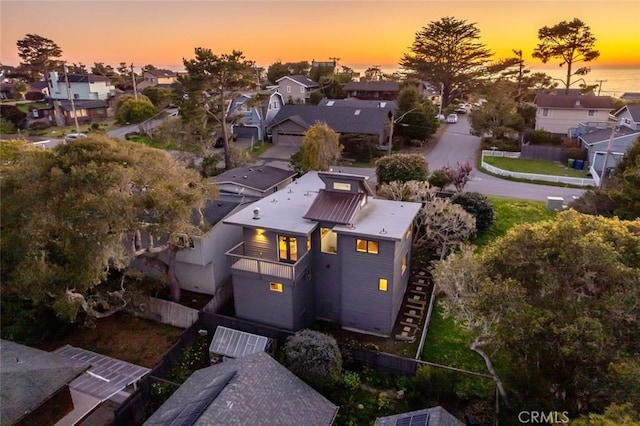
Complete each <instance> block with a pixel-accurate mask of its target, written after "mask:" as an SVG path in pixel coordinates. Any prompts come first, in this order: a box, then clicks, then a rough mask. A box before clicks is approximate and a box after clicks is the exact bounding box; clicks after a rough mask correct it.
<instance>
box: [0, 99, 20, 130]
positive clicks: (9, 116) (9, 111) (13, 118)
mask: <svg viewBox="0 0 640 426" xmlns="http://www.w3.org/2000/svg"><path fill="white" fill-rule="evenodd" d="M0 116H1V117H2V118H4V119H5V120H7V121H9V122H11V124H13V126H14V127H15V128H17V129H24V127H25V125H26V124H27V114H25V113H24V112H22V111H20V110H19V109H18V108H16V107H15V106H14V105H7V104H0Z"/></svg>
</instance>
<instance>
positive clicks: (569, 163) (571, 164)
mask: <svg viewBox="0 0 640 426" xmlns="http://www.w3.org/2000/svg"><path fill="white" fill-rule="evenodd" d="M575 161H576V160H575V159H573V158H569V159H568V160H567V167H568V168H570V169H573V165H574V163H575Z"/></svg>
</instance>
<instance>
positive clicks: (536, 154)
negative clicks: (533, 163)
mask: <svg viewBox="0 0 640 426" xmlns="http://www.w3.org/2000/svg"><path fill="white" fill-rule="evenodd" d="M521 151H522V152H521V154H520V158H526V159H528V160H547V161H559V162H561V163H564V161H565V160H566V159H567V151H568V150H567V148H562V147H559V146H540V145H523V146H522V150H521Z"/></svg>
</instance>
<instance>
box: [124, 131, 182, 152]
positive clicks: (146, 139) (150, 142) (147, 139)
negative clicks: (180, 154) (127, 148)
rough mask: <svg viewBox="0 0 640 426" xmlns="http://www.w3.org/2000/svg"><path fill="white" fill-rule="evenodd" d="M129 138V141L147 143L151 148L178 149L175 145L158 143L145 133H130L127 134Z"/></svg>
mask: <svg viewBox="0 0 640 426" xmlns="http://www.w3.org/2000/svg"><path fill="white" fill-rule="evenodd" d="M129 140H130V141H131V142H136V143H141V144H144V145H147V146H149V147H151V148H158V149H171V150H179V147H178V146H177V145H174V144H165V143H160V142H158V141H156V140H154V139H152V138H151V137H149V136H146V135H131V136H129Z"/></svg>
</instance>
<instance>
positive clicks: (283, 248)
mask: <svg viewBox="0 0 640 426" xmlns="http://www.w3.org/2000/svg"><path fill="white" fill-rule="evenodd" d="M278 260H279V261H280V262H288V263H295V262H296V261H297V260H298V239H297V238H296V237H290V236H288V235H278Z"/></svg>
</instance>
